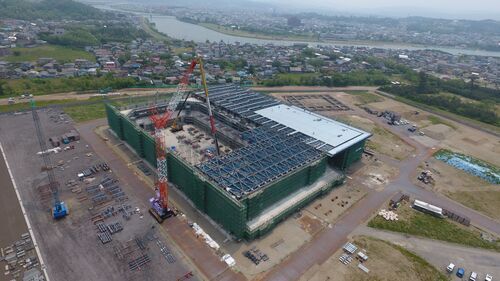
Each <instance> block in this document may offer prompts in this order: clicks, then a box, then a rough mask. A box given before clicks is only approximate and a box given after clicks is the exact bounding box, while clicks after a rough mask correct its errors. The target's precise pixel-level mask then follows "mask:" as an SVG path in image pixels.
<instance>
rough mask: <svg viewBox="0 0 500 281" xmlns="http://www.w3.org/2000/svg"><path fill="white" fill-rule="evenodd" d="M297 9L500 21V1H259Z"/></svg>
mask: <svg viewBox="0 0 500 281" xmlns="http://www.w3.org/2000/svg"><path fill="white" fill-rule="evenodd" d="M257 1H259V2H267V3H275V4H280V5H284V6H285V7H286V6H291V5H293V6H296V7H297V8H299V7H300V8H308V9H316V8H328V9H329V10H333V11H338V12H349V13H353V14H357V13H360V14H373V15H381V14H386V15H388V16H415V15H419V16H429V17H438V16H439V17H449V18H471V19H486V18H494V19H500V0H307V1H304V0H257Z"/></svg>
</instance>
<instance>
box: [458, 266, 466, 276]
mask: <svg viewBox="0 0 500 281" xmlns="http://www.w3.org/2000/svg"><path fill="white" fill-rule="evenodd" d="M464 274H465V269H463V268H459V269H458V270H457V276H458V277H460V278H462V277H464Z"/></svg>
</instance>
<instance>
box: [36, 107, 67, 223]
mask: <svg viewBox="0 0 500 281" xmlns="http://www.w3.org/2000/svg"><path fill="white" fill-rule="evenodd" d="M31 113H32V114H33V121H34V123H35V129H36V135H37V138H38V144H39V145H40V149H41V156H42V159H43V164H44V167H45V169H46V170H47V175H48V177H49V188H50V192H52V198H53V199H54V206H53V208H52V217H53V218H54V219H55V220H58V219H61V218H64V217H65V216H66V215H68V208H67V207H66V204H65V203H64V202H62V201H61V200H60V199H59V190H58V189H59V186H58V185H59V183H58V182H57V181H56V177H55V175H54V171H53V168H54V166H53V165H52V160H51V159H50V153H51V152H49V151H47V144H46V143H45V136H44V134H43V130H42V126H41V124H40V118H39V117H38V113H37V111H36V106H35V101H34V100H32V101H31Z"/></svg>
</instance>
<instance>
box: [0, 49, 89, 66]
mask: <svg viewBox="0 0 500 281" xmlns="http://www.w3.org/2000/svg"><path fill="white" fill-rule="evenodd" d="M39 58H53V59H55V60H57V61H58V62H72V61H74V60H75V59H87V60H89V61H95V57H94V55H92V54H91V53H89V52H85V51H83V50H76V49H71V48H67V47H61V46H55V45H45V46H40V47H34V48H13V49H12V53H11V54H10V55H9V56H6V57H3V58H1V59H2V60H5V61H8V62H25V61H30V62H34V61H37V60H38V59H39Z"/></svg>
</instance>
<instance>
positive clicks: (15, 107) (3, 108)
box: [0, 99, 77, 112]
mask: <svg viewBox="0 0 500 281" xmlns="http://www.w3.org/2000/svg"><path fill="white" fill-rule="evenodd" d="M76 101H77V100H76V99H64V100H51V101H37V102H36V106H37V107H43V106H49V105H56V104H67V103H71V102H76ZM30 108H31V104H30V103H29V102H18V103H15V104H9V105H6V104H4V105H0V112H11V111H12V112H14V111H20V110H27V109H30Z"/></svg>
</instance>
